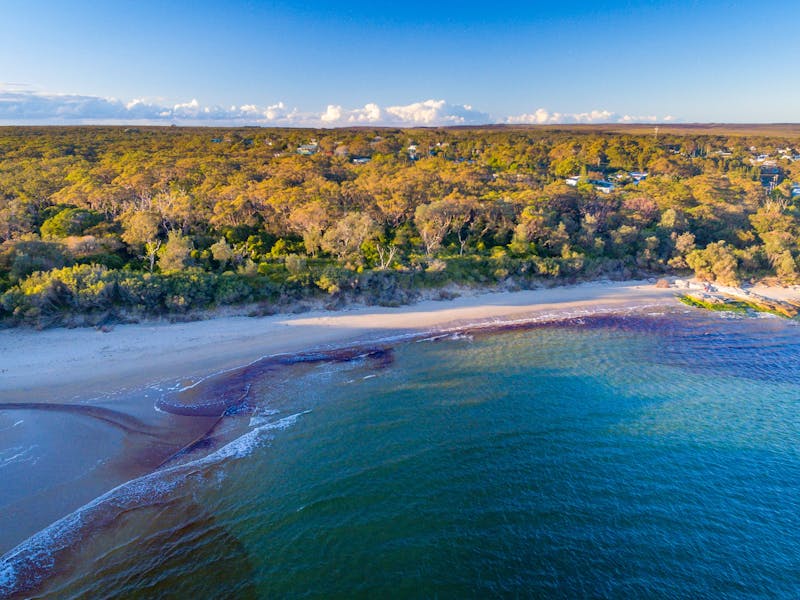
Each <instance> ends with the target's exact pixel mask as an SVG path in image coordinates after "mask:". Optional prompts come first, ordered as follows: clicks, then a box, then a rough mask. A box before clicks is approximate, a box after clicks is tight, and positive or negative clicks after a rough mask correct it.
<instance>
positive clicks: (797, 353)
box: [0, 309, 800, 598]
mask: <svg viewBox="0 0 800 600" xmlns="http://www.w3.org/2000/svg"><path fill="white" fill-rule="evenodd" d="M393 358H394V360H393V361H392V362H391V363H390V362H388V361H382V362H380V363H379V364H376V363H375V361H372V360H369V359H362V360H355V361H350V362H346V363H345V362H333V363H331V362H322V363H317V364H307V365H302V366H295V367H291V368H288V367H287V368H286V369H283V370H271V371H270V372H269V373H267V374H265V375H264V376H263V377H262V378H257V379H255V380H254V381H252V382H251V384H252V387H251V388H250V389H249V400H248V401H249V403H250V405H251V406H252V407H254V410H255V413H254V414H247V415H238V416H236V417H233V418H234V419H237V420H238V421H237V423H238V424H239V426H243V427H246V429H247V431H248V432H249V433H247V434H245V435H244V436H241V437H239V438H237V439H235V440H234V441H232V442H231V441H228V438H224V439H221V440H219V441H218V443H216V445H215V444H214V443H213V442H212V443H211V444H210V445H209V447H208V448H206V449H205V452H204V458H194V457H186V458H185V460H182V461H177V462H176V463H174V464H171V465H169V466H168V467H166V469H165V471H162V472H159V473H155V474H153V475H150V476H148V477H146V478H144V479H140V480H137V481H135V482H132V483H130V484H127V485H125V486H122V487H121V488H120V489H119V490H117V491H115V492H113V493H111V494H109V495H108V496H107V497H106V498H105V499H104V500H102V501H98V502H96V503H95V505H94V506H93V507H92V508H91V509H89V510H87V511H84V512H82V513H80V515H81V516H80V517H75V518H73V522H65V523H62V525H61V527H60V528H57V530H53V531H50V533H49V534H48V535H46V536H40V537H39V538H38V541H36V540H35V541H34V542H35V543H32V544H29V545H28V546H27V547H24V548H23V549H22V550H21V551H20V552H17V553H9V554H7V555H6V556H5V557H4V558H3V559H0V586H2V585H3V584H2V581H3V577H5V578H6V581H7V582H10V581H15V580H19V576H20V574H21V573H22V571H24V569H23V568H22V567H24V566H25V565H26V564H28V565H30V564H32V562H34V561H38V562H39V567H40V568H39V569H38V570H32V571H31V573H32V572H34V571H35V572H36V573H38V574H39V575H40V574H42V573H44V574H47V575H48V576H47V577H46V578H45V580H44V584H43V585H44V587H43V590H44V596H45V597H99V596H116V595H126V596H128V597H148V598H151V597H165V598H166V597H176V598H178V597H190V596H192V595H196V596H198V597H210V596H216V597H287V596H288V597H296V596H304V597H352V596H354V595H356V596H371V597H373V596H374V597H383V596H387V595H390V596H415V597H416V596H423V597H429V596H439V597H486V596H498V595H504V596H505V595H522V596H546V597H552V596H555V597H570V598H572V597H576V596H578V597H583V596H593V597H594V596H599V597H603V596H606V597H609V596H610V597H623V596H624V597H630V596H633V597H720V596H723V597H724V596H768V597H797V596H799V595H800V577H798V574H799V573H800V510H798V509H800V506H798V504H799V502H798V500H797V499H798V498H800V449H799V447H798V439H800V360H798V359H799V358H800V336H798V328H797V326H796V324H795V323H792V322H789V321H785V320H779V319H776V318H731V317H728V316H721V315H717V314H708V313H703V312H698V311H685V310H683V309H677V310H675V311H670V312H668V313H666V314H650V315H641V314H629V315H625V316H608V315H607V316H602V317H587V318H585V319H577V320H575V319H573V320H570V321H568V322H566V323H562V324H559V325H548V326H538V327H534V328H532V329H528V330H523V329H520V330H516V331H510V332H504V333H494V334H478V333H476V334H474V335H465V336H456V339H453V338H448V339H440V340H437V341H415V342H409V343H404V344H399V345H397V346H396V347H395V349H394V352H393ZM209 452H210V453H209ZM76 520H77V521H79V523H76V522H74V521H76ZM74 531H81V532H82V533H81V535H82V541H81V542H80V543H77V544H75V543H74V537H75V536H74V535H73V537H70V535H72V534H71V533H69V532H74ZM59 536H61V537H59ZM54 539H55V540H62V541H63V540H69V541H68V542H67V541H65V542H64V543H65V544H66V545H67V546H69V547H70V548H71V550H70V552H68V553H62V554H60V555H58V556H57V560H54V559H52V555H49V554H48V551H47V549H48V548H49V547H52V546H53V545H54V542H53V540H54ZM37 544H38V546H37ZM26 548H27V549H26ZM30 548H37V549H38V550H37V552H34V553H31V551H30ZM26 552H27V553H28V554H26ZM48 561H50V562H48ZM28 574H29V575H30V573H28ZM37 576H38V575H37ZM15 578H16V579H15ZM0 589H1V588H0ZM6 589H10V587H9V588H6Z"/></svg>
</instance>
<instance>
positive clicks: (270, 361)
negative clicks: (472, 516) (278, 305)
mask: <svg viewBox="0 0 800 600" xmlns="http://www.w3.org/2000/svg"><path fill="white" fill-rule="evenodd" d="M702 288H703V286H702V285H701V284H698V283H696V282H691V281H690V282H686V281H681V280H677V281H673V283H672V285H671V286H670V287H656V285H655V284H653V283H649V282H644V281H627V282H593V283H588V284H587V283H584V284H579V285H574V286H565V287H560V288H547V289H537V290H529V291H522V292H499V293H498V292H483V293H474V294H470V295H464V296H461V297H458V298H455V299H452V300H445V301H431V300H428V301H424V302H420V303H418V304H415V305H409V306H403V307H400V308H380V307H358V308H350V309H346V310H341V311H336V312H330V311H314V312H310V313H304V314H302V315H273V316H269V317H255V318H254V317H220V318H217V319H211V320H208V321H196V322H191V323H180V324H135V325H122V326H119V327H118V328H115V329H114V330H112V331H110V332H102V331H98V330H94V329H81V330H75V329H55V330H47V331H44V332H36V331H25V330H10V331H2V332H0V351H4V356H8V358H9V360H7V361H4V363H3V365H2V366H0V370H2V371H3V372H2V373H0V401H2V402H6V403H10V402H12V401H14V402H19V405H18V406H16V407H15V408H16V409H19V410H23V411H24V410H26V409H25V408H24V405H25V404H30V409H34V410H38V409H41V408H42V405H38V406H37V405H34V403H35V402H36V398H37V397H46V398H47V402H48V403H50V404H54V405H55V404H56V403H57V402H59V401H61V402H65V401H66V402H67V406H68V407H74V408H76V409H78V408H80V409H81V410H83V409H84V408H85V409H87V410H89V411H95V412H96V411H98V410H99V411H104V412H103V414H102V415H101V416H103V417H107V418H106V419H105V420H109V419H111V418H113V419H117V420H120V419H124V418H128V419H131V420H132V421H131V422H133V423H134V424H136V426H137V427H139V428H143V427H144V424H139V423H136V422H135V419H136V418H137V416H138V417H141V416H142V413H145V414H146V413H149V414H150V415H151V418H155V419H165V418H166V419H173V420H174V419H175V418H176V417H175V416H174V415H172V414H167V413H172V412H173V410H169V411H163V410H159V409H158V408H157V407H158V402H160V401H163V400H164V399H165V398H169V397H172V398H179V397H180V396H184V395H186V394H187V393H188V396H189V398H188V400H189V401H190V400H191V399H192V396H194V395H195V391H196V392H197V394H199V395H200V396H202V397H204V398H207V397H212V398H214V399H215V401H217V402H220V401H221V402H223V403H227V400H226V398H231V399H233V401H234V404H235V401H237V399H238V401H241V399H242V398H245V397H246V395H247V393H248V389H249V388H248V385H247V384H248V381H247V378H248V377H250V376H251V375H252V376H254V377H258V376H259V373H261V374H263V372H266V370H268V369H269V368H270V367H272V366H281V365H292V364H296V363H303V362H313V361H319V360H332V361H336V360H340V359H341V360H352V358H354V357H360V356H362V355H363V354H362V353H363V352H365V351H367V350H371V351H372V353H373V354H374V355H375V356H376V358H377V360H379V361H380V360H382V359H383V355H382V354H381V352H385V351H386V350H385V348H391V346H393V345H395V344H397V343H402V342H404V341H412V340H415V339H416V340H422V339H428V338H429V339H438V338H439V337H446V336H449V335H453V334H457V333H459V332H468V333H476V334H477V333H483V332H485V333H487V334H489V333H492V332H496V331H502V330H508V329H517V328H526V327H535V326H537V325H540V324H541V325H546V324H550V323H558V322H563V321H569V320H572V319H581V318H583V317H589V316H598V315H610V314H611V315H613V314H625V313H628V312H632V311H640V310H642V309H647V308H657V307H678V306H680V304H679V302H678V296H679V295H680V294H681V293H682V292H685V291H689V290H698V289H702ZM758 291H759V293H761V294H764V290H763V289H760V290H758ZM720 293H730V290H728V289H726V290H725V291H724V292H722V290H720ZM783 293H784V297H786V296H787V295H791V297H797V292H796V291H792V292H789V291H786V290H783ZM11 346H14V348H15V349H16V350H17V351H16V352H15V353H11V352H9V348H10V347H11ZM381 346H383V347H384V349H381V348H380V347H381ZM376 348H377V350H376ZM66 349H69V350H70V351H71V353H69V354H68V356H66V357H64V358H65V359H64V360H61V361H54V358H53V356H54V355H57V354H58V353H63V352H65V351H66ZM388 352H391V350H388ZM132 353H133V354H134V356H133V358H131V357H130V355H131V354H132ZM126 359H130V360H126ZM389 360H390V358H389ZM9 366H10V367H11V369H14V370H13V371H12V370H11V369H9ZM250 371H253V373H252V374H251V373H250ZM12 373H13V376H12ZM158 383H162V384H163V383H169V384H170V386H169V387H161V388H160V389H157V390H156V391H157V396H158V398H159V399H158V400H157V401H156V403H155V406H154V404H153V400H154V398H153V397H152V396H149V395H148V394H144V395H141V394H140V395H137V398H136V399H135V402H133V403H130V402H125V401H124V397H125V393H126V392H130V391H132V390H142V389H145V388H147V387H148V386H151V387H149V389H150V390H151V391H152V390H153V387H152V386H154V385H155V384H158ZM240 384H241V385H240ZM242 386H244V387H243V389H244V395H242V394H241V392H242V390H241V389H239V388H241V387H242ZM121 388H122V389H121ZM59 394H60V396H59ZM97 394H100V395H99V396H97ZM93 395H94V396H93ZM95 400H99V401H100V405H101V406H100V407H98V408H95V407H93V406H92V405H93V404H94V401H95ZM78 402H80V404H77V403H78ZM115 404H117V405H119V404H121V406H115ZM103 405H104V406H105V407H106V408H103V407H102V406H103ZM62 406H63V405H62ZM107 407H112V408H113V409H114V412H115V414H111V413H112V411H111V410H108V408H107ZM226 407H227V404H226ZM231 407H234V406H233V405H232V406H231ZM171 408H172V409H181V408H185V409H186V410H187V412H181V411H180V410H177V411H175V412H174V414H175V415H186V416H184V417H180V416H179V417H177V418H178V419H186V418H191V419H196V418H198V416H199V417H200V419H201V420H202V419H206V420H209V419H216V420H217V421H218V420H219V418H218V417H212V416H211V415H210V414H203V413H202V412H197V411H196V410H195V408H196V407H195V406H193V405H192V404H191V402H189V403H188V404H185V405H183V406H181V405H180V404H173V405H171ZM234 408H235V407H234ZM116 409H119V410H118V411H117V410H116ZM156 411H158V414H156ZM84 412H85V411H84ZM196 412H197V415H196V416H192V417H189V415H194V414H195V413H196ZM234 414H235V413H234ZM297 416H298V415H292V416H291V417H285V418H284V419H286V418H297ZM284 419H282V420H280V421H279V422H276V423H270V424H267V425H266V427H273V426H280V423H282V422H283V420H284ZM120 422H121V423H122V424H123V425H125V424H127V422H126V421H120ZM20 423H22V421H20ZM115 424H117V425H118V423H114V422H112V423H110V424H109V423H104V424H103V427H104V428H106V429H109V428H111V429H113V428H114V427H113V426H114V425H115ZM162 425H163V423H162ZM198 425H199V424H198ZM15 426H16V425H15ZM30 426H31V427H34V428H35V429H43V430H44V434H45V435H48V436H54V439H55V440H56V446H57V447H56V448H54V449H53V450H54V451H58V452H59V453H61V454H65V455H66V456H68V457H70V460H71V461H75V462H79V461H81V460H83V459H85V458H86V457H87V456H89V455H90V454H91V452H92V451H96V453H97V452H100V453H102V452H111V453H119V456H118V457H117V459H118V460H125V459H131V457H132V456H134V454H135V450H134V448H133V447H132V446H130V442H131V441H132V440H134V437H133V436H132V435H131V433H130V432H128V431H125V433H124V435H125V437H124V438H120V439H124V440H126V443H125V444H124V447H125V448H126V449H123V448H122V447H117V448H116V450H113V448H114V447H116V444H117V442H113V441H112V442H109V444H105V445H102V446H98V447H97V448H94V449H92V450H87V449H86V448H84V447H83V445H82V444H77V445H75V444H68V445H67V446H64V445H63V442H64V439H63V432H62V434H61V435H62V440H61V442H58V441H57V439H58V435H57V432H56V430H55V429H53V428H52V427H51V428H50V429H49V433H48V425H47V423H46V422H44V423H42V422H39V421H38V420H37V422H36V423H33V422H32V423H31V425H30ZM140 426H141V427H140ZM184 427H185V424H180V423H173V426H172V427H171V428H170V429H166V428H165V429H164V430H163V431H164V433H168V432H171V433H169V436H168V437H172V434H175V433H179V432H180V433H182V434H185V433H186V431H183V430H184ZM201 429H203V431H205V428H201ZM213 430H214V427H212V428H211V429H210V430H209V431H207V432H206V434H205V435H208V433H209V432H210V431H213ZM198 431H199V430H198ZM39 433H40V434H41V433H42V432H41V431H40V432H39ZM71 433H72V432H71ZM133 433H134V434H140V433H141V432H140V431H137V432H133ZM239 433H242V432H239ZM54 434H56V435H54ZM237 435H238V434H237ZM243 435H244V437H243V438H242V439H245V438H247V440H249V439H250V437H252V436H253V435H255V433H254V432H253V431H249V432H246V433H244V434H243ZM67 437H69V436H67ZM190 438H191V439H190V440H189V443H188V445H183V444H181V445H180V447H179V448H178V449H177V452H175V453H173V452H170V453H168V454H167V458H166V460H164V461H163V462H161V461H159V464H158V466H155V464H154V465H151V466H150V467H146V466H145V465H144V464H141V465H137V466H136V468H135V469H133V470H130V471H127V470H126V475H125V476H122V477H117V478H114V477H111V478H108V476H107V474H106V475H102V474H101V473H99V472H98V473H94V472H93V471H92V469H91V468H89V469H88V470H84V471H83V475H82V476H85V477H86V478H87V480H88V481H91V482H93V483H94V484H95V487H96V488H97V486H100V488H97V489H101V488H103V489H104V490H105V491H104V492H103V493H100V494H99V495H98V494H89V495H88V496H87V497H86V498H84V499H83V500H82V501H77V498H76V499H74V502H75V503H74V504H72V505H70V506H66V505H63V502H61V501H59V500H57V496H54V495H53V494H54V493H55V492H56V491H57V488H53V489H50V490H48V489H44V488H43V489H42V490H41V492H42V494H43V497H44V498H45V499H46V498H47V497H50V498H51V500H52V501H54V503H55V505H58V507H60V508H62V509H64V511H63V512H61V515H62V516H61V517H60V518H57V519H56V520H55V521H53V522H51V523H50V525H47V526H45V527H44V529H39V527H38V526H37V527H34V530H35V531H38V533H35V534H33V535H32V537H30V538H24V539H22V540H20V541H19V543H18V544H14V545H12V546H10V547H7V548H6V549H4V551H3V552H4V553H3V554H2V555H1V556H0V571H5V573H2V572H0V575H4V576H6V577H7V579H6V581H3V579H4V578H6V577H0V591H3V590H5V591H10V592H11V593H12V594H13V593H15V591H20V590H23V589H34V588H36V587H38V585H39V583H41V582H43V581H46V580H47V579H48V578H49V576H50V575H52V572H50V575H48V574H47V572H48V571H49V569H45V570H44V571H39V569H38V568H37V567H36V566H35V565H33V564H31V563H30V562H29V558H30V557H31V555H30V552H33V553H34V555H38V557H39V558H41V557H46V556H49V557H50V559H53V560H55V556H54V555H55V554H58V555H59V556H61V555H62V554H64V555H65V556H66V555H69V554H70V553H71V551H72V548H73V543H74V542H75V540H74V539H73V538H72V534H73V533H74V531H73V529H75V528H77V529H82V528H84V527H89V528H91V527H93V526H94V525H97V526H99V527H104V526H106V525H108V524H110V523H111V522H113V518H112V517H111V516H109V515H106V514H105V512H104V509H103V508H101V504H102V503H103V501H104V499H109V498H111V497H112V496H114V495H115V494H122V493H125V494H126V496H125V497H127V494H128V492H130V491H131V490H132V489H138V487H139V486H140V485H145V484H146V482H149V481H151V480H156V479H158V480H160V478H161V477H162V476H163V475H164V474H168V473H173V472H174V473H182V472H183V470H184V469H185V468H186V467H189V466H190V465H193V464H200V463H203V464H205V461H212V462H213V461H216V460H218V459H219V458H220V457H221V456H224V455H226V453H231V452H234V453H235V452H238V450H236V449H237V448H238V444H239V443H240V441H241V440H240V439H239V438H237V437H236V436H234V437H232V438H230V439H228V440H227V443H225V442H223V445H222V447H217V448H216V449H215V450H214V451H213V452H212V453H211V454H209V455H201V456H199V457H197V458H196V459H192V460H190V462H189V463H182V462H181V461H178V462H177V463H176V464H174V463H173V462H172V461H173V459H175V458H178V457H181V456H184V453H185V451H191V450H192V449H193V448H194V446H195V445H196V444H197V442H198V440H200V441H202V438H196V439H195V437H194V436H190ZM115 439H117V438H115ZM192 440H194V441H192ZM59 448H60V449H59ZM106 456H111V454H106ZM196 461H200V463H197V462H196ZM154 466H155V468H153V467H154ZM162 467H164V468H162ZM81 469H84V467H81ZM119 475H120V473H117V476H119ZM153 478H155V479H153ZM68 484H69V482H68V481H65V482H64V485H68ZM133 495H134V496H137V494H136V493H134V494H133ZM124 504H125V502H123V505H124ZM52 508H54V509H55V508H56V507H55V506H54V507H52ZM87 511H88V512H87ZM97 511H99V514H101V515H104V516H103V517H101V518H100V519H99V523H95V519H94V518H91V519H88V515H89V514H94V513H95V512H97ZM84 519H88V520H84ZM104 519H106V520H108V519H111V520H108V522H107V523H106V521H105V520H104ZM28 525H29V526H31V525H33V523H28ZM41 525H44V523H40V524H39V526H41ZM51 534H55V538H53V539H52V540H51V538H50V536H51ZM54 539H58V540H59V543H58V544H57V546H58V547H56V548H52V547H49V542H48V540H51V541H54ZM62 544H63V545H62ZM26 557H27V558H26ZM50 559H48V560H50ZM45 562H47V561H45ZM26 563H27V568H26V566H25V565H26ZM56 563H58V564H60V563H61V561H60V559H58V560H56ZM28 568H30V569H31V570H28ZM55 569H56V570H58V569H59V566H56V567H55ZM17 586H22V587H17ZM28 586H32V587H28Z"/></svg>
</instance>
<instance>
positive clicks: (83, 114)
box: [0, 84, 676, 127]
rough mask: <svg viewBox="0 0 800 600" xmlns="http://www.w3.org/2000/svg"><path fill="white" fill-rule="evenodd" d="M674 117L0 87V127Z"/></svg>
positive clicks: (455, 122) (620, 120)
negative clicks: (495, 112)
mask: <svg viewBox="0 0 800 600" xmlns="http://www.w3.org/2000/svg"><path fill="white" fill-rule="evenodd" d="M674 120H676V119H675V117H673V116H665V117H663V118H661V119H659V118H658V117H655V116H631V115H619V114H616V113H614V112H611V111H608V110H592V111H589V112H583V113H561V112H551V111H549V110H547V109H544V108H539V109H537V110H535V111H533V112H531V113H526V114H521V115H515V116H510V117H500V118H496V117H492V116H490V115H489V114H488V113H485V112H481V111H479V110H476V109H475V108H473V107H472V106H470V105H469V104H450V103H448V102H447V101H445V100H441V99H440V100H434V99H429V100H423V101H420V102H412V103H411V104H403V105H392V106H383V107H382V106H379V105H378V104H376V103H374V102H369V103H367V104H365V105H364V106H363V107H361V108H346V107H343V106H341V105H338V104H329V105H327V107H326V108H325V110H324V111H322V112H310V111H300V110H299V109H297V108H291V109H290V108H289V107H287V106H286V105H285V104H284V103H283V102H276V103H275V104H270V105H267V106H259V105H256V104H241V105H232V106H228V107H222V106H215V105H204V104H202V103H201V102H200V101H199V100H198V99H197V98H192V99H191V100H189V101H188V102H178V103H173V104H171V105H170V104H167V103H165V102H164V101H163V100H158V99H157V100H149V99H146V98H134V99H133V100H129V101H127V102H123V101H121V100H117V99H115V98H102V97H99V96H85V95H79V94H49V93H43V92H37V91H32V90H24V89H19V88H18V87H16V86H13V85H9V84H5V85H2V84H0V123H4V124H70V123H72V124H92V123H142V124H164V123H177V124H181V125H232V126H235V125H265V126H269V125H277V126H288V127H342V126H348V125H388V126H396V127H414V126H439V125H483V124H488V123H509V124H536V125H548V124H554V123H655V122H661V121H674Z"/></svg>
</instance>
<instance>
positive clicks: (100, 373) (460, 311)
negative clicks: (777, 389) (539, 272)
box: [0, 281, 676, 402]
mask: <svg viewBox="0 0 800 600" xmlns="http://www.w3.org/2000/svg"><path fill="white" fill-rule="evenodd" d="M675 295H676V290H675V289H660V288H656V287H655V285H653V284H652V283H648V282H643V281H626V282H593V283H585V284H580V285H574V286H565V287H556V288H546V289H536V290H526V291H519V292H486V293H477V292H470V293H465V294H463V295H461V296H460V297H457V298H455V299H452V300H445V301H432V300H428V301H423V302H420V303H417V304H413V305H409V306H402V307H398V308H385V307H351V308H348V309H345V310H341V311H335V312H333V311H313V312H307V313H303V314H299V315H273V316H267V317H219V318H214V319H209V320H206V321H195V322H189V323H142V324H130V325H118V326H116V327H114V328H113V329H112V330H110V331H99V330H96V329H92V328H83V329H63V328H60V329H52V330H45V331H31V330H21V329H12V330H5V331H0V356H2V357H3V359H2V364H0V400H2V401H5V402H21V401H22V402H25V401H48V402H55V401H58V402H68V401H75V400H82V399H83V400H86V399H88V398H91V397H93V396H96V395H100V394H107V393H110V392H115V391H118V390H124V389H131V388H135V387H141V386H144V385H147V384H153V383H157V382H160V381H165V380H172V381H174V380H176V379H180V378H185V379H188V380H192V379H195V378H199V377H204V376H207V375H209V374H212V373H215V372H218V371H222V370H226V369H231V368H234V367H237V366H241V365H244V364H247V363H249V362H252V361H254V360H257V359H259V358H261V357H263V356H269V355H272V354H278V353H293V352H298V351H302V350H308V349H317V348H323V347H326V348H330V347H340V346H346V345H348V344H350V343H353V342H369V341H375V340H379V339H383V338H387V337H392V336H398V335H403V334H412V333H415V332H424V331H436V330H442V329H448V328H455V327H458V326H463V325H482V324H488V323H492V322H497V321H504V320H514V319H523V318H537V317H541V316H545V315H552V316H556V315H557V314H560V313H576V312H581V311H595V310H611V309H614V308H618V307H635V306H642V305H648V304H656V303H664V304H671V303H674V302H675V300H674V298H675Z"/></svg>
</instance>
